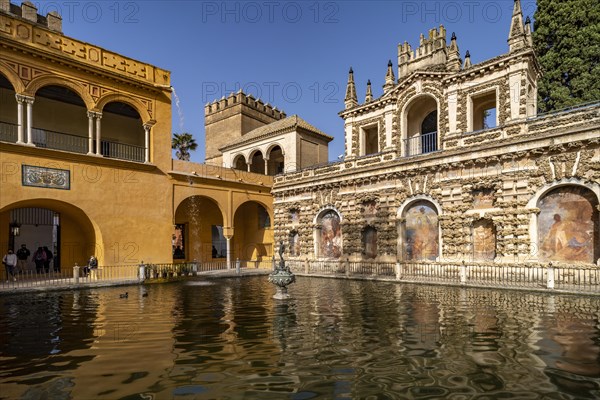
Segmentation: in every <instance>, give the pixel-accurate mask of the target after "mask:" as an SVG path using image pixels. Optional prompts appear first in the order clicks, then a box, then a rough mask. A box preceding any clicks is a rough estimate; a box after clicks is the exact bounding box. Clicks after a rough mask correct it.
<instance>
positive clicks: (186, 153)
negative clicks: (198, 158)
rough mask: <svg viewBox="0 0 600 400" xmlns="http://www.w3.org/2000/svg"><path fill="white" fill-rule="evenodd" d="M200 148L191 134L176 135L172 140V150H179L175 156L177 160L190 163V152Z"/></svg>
mask: <svg viewBox="0 0 600 400" xmlns="http://www.w3.org/2000/svg"><path fill="white" fill-rule="evenodd" d="M197 147H198V144H197V143H196V140H195V139H194V137H193V136H192V135H191V134H190V133H174V134H173V138H172V139H171V148H172V149H175V150H177V151H176V152H175V155H176V156H177V159H179V160H183V161H190V150H191V151H194V150H196V148H197Z"/></svg>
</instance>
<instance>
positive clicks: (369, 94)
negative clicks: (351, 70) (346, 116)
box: [365, 79, 373, 103]
mask: <svg viewBox="0 0 600 400" xmlns="http://www.w3.org/2000/svg"><path fill="white" fill-rule="evenodd" d="M370 101H373V91H372V90H371V80H370V79H369V80H368V81H367V95H366V96H365V103H368V102H370Z"/></svg>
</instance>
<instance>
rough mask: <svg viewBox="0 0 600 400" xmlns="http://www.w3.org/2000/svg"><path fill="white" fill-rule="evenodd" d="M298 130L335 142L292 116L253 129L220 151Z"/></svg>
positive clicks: (300, 119) (295, 116)
mask: <svg viewBox="0 0 600 400" xmlns="http://www.w3.org/2000/svg"><path fill="white" fill-rule="evenodd" d="M297 128H301V129H304V130H306V131H308V132H311V133H313V134H315V135H317V136H321V137H322V138H324V139H326V140H328V141H332V140H333V137H331V136H329V135H327V134H326V133H325V132H323V131H321V130H319V129H317V128H315V127H314V126H313V125H311V124H309V123H308V122H306V121H305V120H303V119H302V118H300V117H299V116H298V115H292V116H289V117H287V118H284V119H281V120H279V121H275V122H271V123H270V124H268V125H265V126H261V127H260V128H256V129H253V130H251V131H250V132H248V133H246V134H245V135H243V136H242V137H241V138H239V139H237V140H234V141H233V142H230V143H227V144H226V145H225V146H222V147H220V148H219V150H223V149H228V148H231V147H236V146H239V145H242V144H245V143H248V142H252V141H254V140H259V139H265V138H267V137H269V136H275V135H278V134H281V133H286V132H291V131H293V130H295V129H297Z"/></svg>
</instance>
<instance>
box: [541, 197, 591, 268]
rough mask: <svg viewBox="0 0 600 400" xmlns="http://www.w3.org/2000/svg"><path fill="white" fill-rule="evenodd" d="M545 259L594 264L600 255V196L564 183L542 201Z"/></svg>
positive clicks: (543, 251)
mask: <svg viewBox="0 0 600 400" xmlns="http://www.w3.org/2000/svg"><path fill="white" fill-rule="evenodd" d="M538 208H539V209H540V214H539V216H538V219H537V222H538V227H537V228H538V248H539V259H540V260H541V261H563V262H577V261H578V262H585V263H594V262H595V261H596V260H597V259H598V258H600V244H599V243H600V234H599V230H600V227H599V226H598V199H597V197H596V195H595V194H594V193H593V192H592V191H591V190H589V189H586V188H584V187H581V186H562V187H559V188H556V189H554V190H551V191H550V192H548V193H547V194H545V195H544V196H543V197H542V198H540V200H539V201H538Z"/></svg>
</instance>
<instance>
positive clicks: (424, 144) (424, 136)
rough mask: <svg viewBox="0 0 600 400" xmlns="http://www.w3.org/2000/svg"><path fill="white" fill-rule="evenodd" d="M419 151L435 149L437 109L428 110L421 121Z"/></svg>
mask: <svg viewBox="0 0 600 400" xmlns="http://www.w3.org/2000/svg"><path fill="white" fill-rule="evenodd" d="M421 150H422V151H421V152H422V153H431V152H432V151H436V150H437V110H435V111H432V112H430V113H429V114H427V116H426V117H425V118H424V119H423V122H422V123H421Z"/></svg>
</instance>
